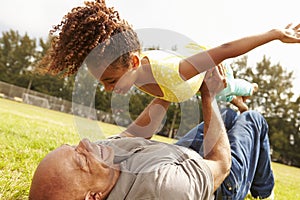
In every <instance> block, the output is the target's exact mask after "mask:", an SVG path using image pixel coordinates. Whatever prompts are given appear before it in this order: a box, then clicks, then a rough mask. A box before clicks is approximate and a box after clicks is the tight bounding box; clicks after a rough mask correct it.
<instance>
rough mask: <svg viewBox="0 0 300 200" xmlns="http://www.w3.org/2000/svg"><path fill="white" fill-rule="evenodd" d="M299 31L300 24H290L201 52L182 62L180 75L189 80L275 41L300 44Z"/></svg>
mask: <svg viewBox="0 0 300 200" xmlns="http://www.w3.org/2000/svg"><path fill="white" fill-rule="evenodd" d="M299 29H300V24H298V25H297V26H295V27H292V26H291V24H289V25H288V26H287V27H286V28H285V29H282V30H281V29H273V30H270V31H268V32H265V33H262V34H257V35H252V36H248V37H244V38H241V39H238V40H234V41H231V42H228V43H225V44H222V45H220V46H218V47H215V48H212V49H209V50H207V51H203V52H200V53H198V54H195V55H193V56H190V57H188V58H186V59H184V60H182V61H181V63H180V68H179V71H180V74H181V75H182V76H183V77H184V78H185V79H189V78H191V77H193V76H195V75H197V74H199V73H201V72H204V71H206V70H208V69H210V68H212V67H214V66H216V65H218V64H220V63H221V62H222V61H224V60H226V59H228V58H234V57H237V56H240V55H243V54H245V53H247V52H249V51H251V50H252V49H254V48H256V47H259V46H261V45H263V44H266V43H268V42H271V41H273V40H280V41H281V42H283V43H300V34H299Z"/></svg>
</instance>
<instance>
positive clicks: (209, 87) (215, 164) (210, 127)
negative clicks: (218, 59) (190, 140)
mask: <svg viewBox="0 0 300 200" xmlns="http://www.w3.org/2000/svg"><path fill="white" fill-rule="evenodd" d="M220 72H222V71H221V70H220ZM211 74H214V75H212V76H211ZM217 76H219V77H217ZM216 78H221V76H220V74H219V71H218V70H209V71H208V72H207V75H206V78H205V82H204V83H203V84H202V86H201V100H202V107H203V117H204V141H203V145H204V159H205V162H206V164H207V165H208V167H209V168H210V170H211V172H212V175H213V178H214V190H216V189H217V188H218V187H219V186H220V184H221V183H222V182H223V181H224V179H225V178H226V177H227V175H228V174H229V171H230V167H231V153H230V145H229V141H228V137H227V133H226V129H225V127H224V122H223V120H222V118H221V115H220V112H219V107H218V105H217V102H216V100H215V98H214V97H215V95H216V94H217V93H218V91H219V90H220V89H221V88H222V87H223V83H222V81H221V82H220V80H218V79H216ZM223 78H224V77H223ZM223 80H224V79H223ZM218 82H219V86H216V83H218Z"/></svg>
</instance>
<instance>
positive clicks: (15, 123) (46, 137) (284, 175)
mask: <svg viewBox="0 0 300 200" xmlns="http://www.w3.org/2000/svg"><path fill="white" fill-rule="evenodd" d="M0 120H1V123H0V149H1V155H0V199H5V200H10V199H12V200H14V199H20V200H21V199H28V193H29V188H30V183H31V178H32V176H33V172H34V170H35V168H36V166H37V164H38V163H39V161H40V160H41V159H42V158H43V157H44V156H45V155H46V154H47V153H48V152H49V151H51V150H53V149H55V148H56V147H58V146H60V145H62V144H65V143H68V144H76V143H78V141H79V140H80V138H81V137H83V135H84V136H85V133H83V134H81V136H80V135H79V134H78V126H77V125H76V123H75V117H74V116H73V115H68V114H65V113H61V112H56V111H52V110H48V109H43V108H39V107H35V106H31V105H27V104H22V103H17V102H13V101H9V100H5V99H0ZM78 120H79V121H80V122H82V123H84V124H85V125H87V126H85V127H90V128H89V129H87V130H81V129H80V133H82V131H83V132H85V131H86V132H96V131H99V127H101V129H102V132H104V133H105V134H104V135H103V137H107V136H110V135H114V134H117V133H118V132H120V131H121V130H122V129H123V128H120V127H117V126H114V125H111V124H105V123H100V122H95V121H92V120H87V119H82V118H76V122H78ZM99 137H100V136H99ZM153 139H155V140H159V141H163V142H168V143H172V142H174V140H171V139H168V138H165V137H160V136H157V135H155V136H154V138H153ZM272 165H273V169H274V173H275V178H276V182H275V184H276V186H275V195H276V199H279V200H285V199H287V200H294V199H295V200H296V199H300V190H299V188H300V178H299V177H300V169H299V168H294V167H289V166H285V165H281V164H277V163H272ZM247 199H248V200H249V199H252V198H250V197H248V198H247Z"/></svg>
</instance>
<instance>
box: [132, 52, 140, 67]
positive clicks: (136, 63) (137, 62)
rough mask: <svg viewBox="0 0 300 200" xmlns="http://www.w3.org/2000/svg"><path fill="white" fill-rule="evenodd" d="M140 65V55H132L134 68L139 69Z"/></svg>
mask: <svg viewBox="0 0 300 200" xmlns="http://www.w3.org/2000/svg"><path fill="white" fill-rule="evenodd" d="M139 66H140V57H139V56H138V55H137V54H133V55H132V68H133V69H137V68H138V67H139Z"/></svg>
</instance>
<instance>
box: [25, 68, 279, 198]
mask: <svg viewBox="0 0 300 200" xmlns="http://www.w3.org/2000/svg"><path fill="white" fill-rule="evenodd" d="M224 79H225V77H224V71H223V70H222V69H219V68H215V69H212V70H210V71H208V72H207V73H206V77H205V83H204V84H203V85H202V86H201V100H202V105H203V115H204V122H203V123H201V124H199V125H198V126H197V127H195V128H194V129H192V130H191V131H189V132H188V133H187V134H186V135H185V136H184V137H183V138H182V139H180V140H179V141H178V142H177V143H176V144H165V143H161V142H157V141H151V140H148V139H145V138H142V137H127V136H133V135H131V134H130V133H128V132H124V133H121V134H120V136H117V137H113V138H110V139H107V140H103V141H99V142H96V143H92V142H90V141H89V140H87V139H83V140H81V141H80V142H79V144H78V145H77V146H70V145H63V146H61V147H59V148H57V149H55V150H54V151H52V152H50V153H49V154H48V155H46V156H45V158H44V159H43V160H42V161H41V162H40V164H39V165H38V167H37V169H36V171H35V173H34V176H33V180H32V184H31V188H30V194H29V199H31V200H51V199H53V200H66V199H72V200H76V199H78V200H79V199H80V200H83V199H86V200H91V199H95V200H96V199H97V200H99V199H110V200H116V199H118V200H119V199H128V200H132V199H180V200H182V199H187V200H191V199H197V200H199V199H214V198H219V197H222V198H230V199H238V200H240V199H244V197H245V196H246V195H247V194H248V192H249V190H250V191H251V194H252V195H253V196H254V197H259V198H266V197H268V196H270V195H271V194H272V191H273V187H274V177H273V173H272V170H271V166H270V157H269V140H268V135H267V133H268V125H267V123H266V121H265V119H264V118H263V117H262V116H261V115H260V114H259V113H257V112H254V111H246V112H244V113H242V114H240V115H238V114H237V113H236V112H234V111H233V110H230V109H226V110H223V111H222V115H221V114H220V112H219V109H218V106H217V105H216V101H215V100H214V97H215V95H216V94H217V93H218V92H219V91H220V90H221V89H222V88H224V84H223V81H224ZM208 88H209V89H208ZM151 104H156V107H155V108H157V109H152V110H151V115H150V114H149V112H150V110H149V109H147V108H148V107H149V106H148V107H147V108H146V109H145V111H144V113H146V114H144V115H141V116H143V117H146V118H147V117H149V116H155V119H152V121H151V123H154V124H155V123H157V124H158V122H160V120H162V119H163V116H164V114H165V112H162V110H166V109H167V108H168V106H169V103H168V102H166V101H164V100H160V99H155V100H153V101H152V103H151ZM162 107H163V108H164V109H162ZM152 108H153V107H152ZM222 118H223V120H224V122H223V121H222ZM137 120H140V118H138V119H137ZM224 124H225V126H224ZM150 126H152V125H151V124H150Z"/></svg>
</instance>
